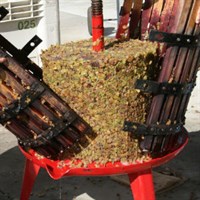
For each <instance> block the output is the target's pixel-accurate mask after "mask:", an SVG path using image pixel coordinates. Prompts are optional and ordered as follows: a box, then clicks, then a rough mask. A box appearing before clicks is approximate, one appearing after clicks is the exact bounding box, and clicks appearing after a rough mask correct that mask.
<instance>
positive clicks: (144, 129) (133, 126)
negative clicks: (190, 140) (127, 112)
mask: <svg viewBox="0 0 200 200" xmlns="http://www.w3.org/2000/svg"><path fill="white" fill-rule="evenodd" d="M182 127H183V124H182V123H178V124H174V125H166V124H159V125H157V124H151V125H146V124H140V123H135V122H130V121H125V122H124V127H123V131H128V132H131V133H133V134H134V135H136V136H147V135H155V136H159V135H163V136H165V135H169V134H175V133H178V132H180V131H181V129H182Z"/></svg>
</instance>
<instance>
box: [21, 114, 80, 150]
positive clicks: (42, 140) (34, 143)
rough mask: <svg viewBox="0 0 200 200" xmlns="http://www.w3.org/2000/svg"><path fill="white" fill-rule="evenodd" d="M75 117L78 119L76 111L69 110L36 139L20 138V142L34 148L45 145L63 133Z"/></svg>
mask: <svg viewBox="0 0 200 200" xmlns="http://www.w3.org/2000/svg"><path fill="white" fill-rule="evenodd" d="M75 119H77V115H76V113H75V112H74V111H72V110H69V111H68V112H66V113H65V114H64V116H63V118H62V119H60V120H59V121H58V122H57V123H56V124H55V125H54V126H51V127H49V128H48V129H47V130H46V131H44V132H42V133H41V134H40V135H38V136H37V138H36V139H34V138H31V139H25V140H20V139H19V144H20V145H23V146H25V147H32V148H35V147H39V146H41V145H45V144H46V143H47V142H49V141H50V140H51V139H53V138H54V137H56V136H58V135H59V134H61V132H62V131H64V130H65V129H66V128H67V127H68V126H69V125H70V124H71V123H72V122H73V121H74V120H75Z"/></svg>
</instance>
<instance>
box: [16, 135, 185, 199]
mask: <svg viewBox="0 0 200 200" xmlns="http://www.w3.org/2000/svg"><path fill="white" fill-rule="evenodd" d="M184 135H185V136H184V137H182V144H181V145H180V146H179V147H178V148H177V149H176V150H174V151H173V152H171V153H169V154H167V155H165V156H163V157H160V158H153V159H151V160H150V161H147V162H143V163H134V164H127V165H126V164H122V163H120V162H116V163H108V164H106V166H98V167H96V166H95V165H94V163H93V164H90V165H89V166H88V167H87V168H84V167H79V168H71V167H70V164H69V163H70V160H64V161H52V160H50V159H47V158H41V157H38V156H37V154H36V153H35V151H33V150H30V151H29V152H25V151H24V150H23V149H22V148H21V147H19V148H20V150H21V151H22V153H23V154H24V156H25V157H26V164H25V171H24V178H23V184H22V190H21V198H20V200H28V199H29V198H30V193H31V191H32V187H33V185H34V182H35V179H36V177H37V175H38V173H39V170H40V168H41V167H42V168H45V169H46V170H47V172H48V173H49V175H50V176H51V178H53V179H60V178H62V177H64V176H109V175H117V174H128V176H129V180H130V187H131V191H132V194H133V198H134V200H155V192H154V185H153V178H152V168H153V167H156V166H159V165H161V164H164V163H166V162H168V161H169V160H171V159H173V158H174V157H175V156H176V155H177V154H178V153H179V152H180V151H181V150H182V149H183V148H184V147H185V145H186V144H187V142H188V136H187V134H185V133H184ZM77 162H78V161H77Z"/></svg>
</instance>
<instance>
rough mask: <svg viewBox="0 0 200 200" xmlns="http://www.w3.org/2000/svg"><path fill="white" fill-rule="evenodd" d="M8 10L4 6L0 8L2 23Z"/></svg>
mask: <svg viewBox="0 0 200 200" xmlns="http://www.w3.org/2000/svg"><path fill="white" fill-rule="evenodd" d="M8 13H9V12H8V10H7V9H5V8H4V7H3V6H1V7H0V21H1V20H2V19H3V18H4V17H5V16H6V15H7V14H8Z"/></svg>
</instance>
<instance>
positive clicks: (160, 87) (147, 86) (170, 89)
mask: <svg viewBox="0 0 200 200" xmlns="http://www.w3.org/2000/svg"><path fill="white" fill-rule="evenodd" d="M194 86H195V83H193V82H192V83H167V82H164V83H159V82H156V81H150V80H142V79H137V80H136V81H135V83H134V88H135V89H138V90H141V91H143V92H145V93H152V94H171V95H182V94H190V93H191V92H192V90H193V88H194Z"/></svg>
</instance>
